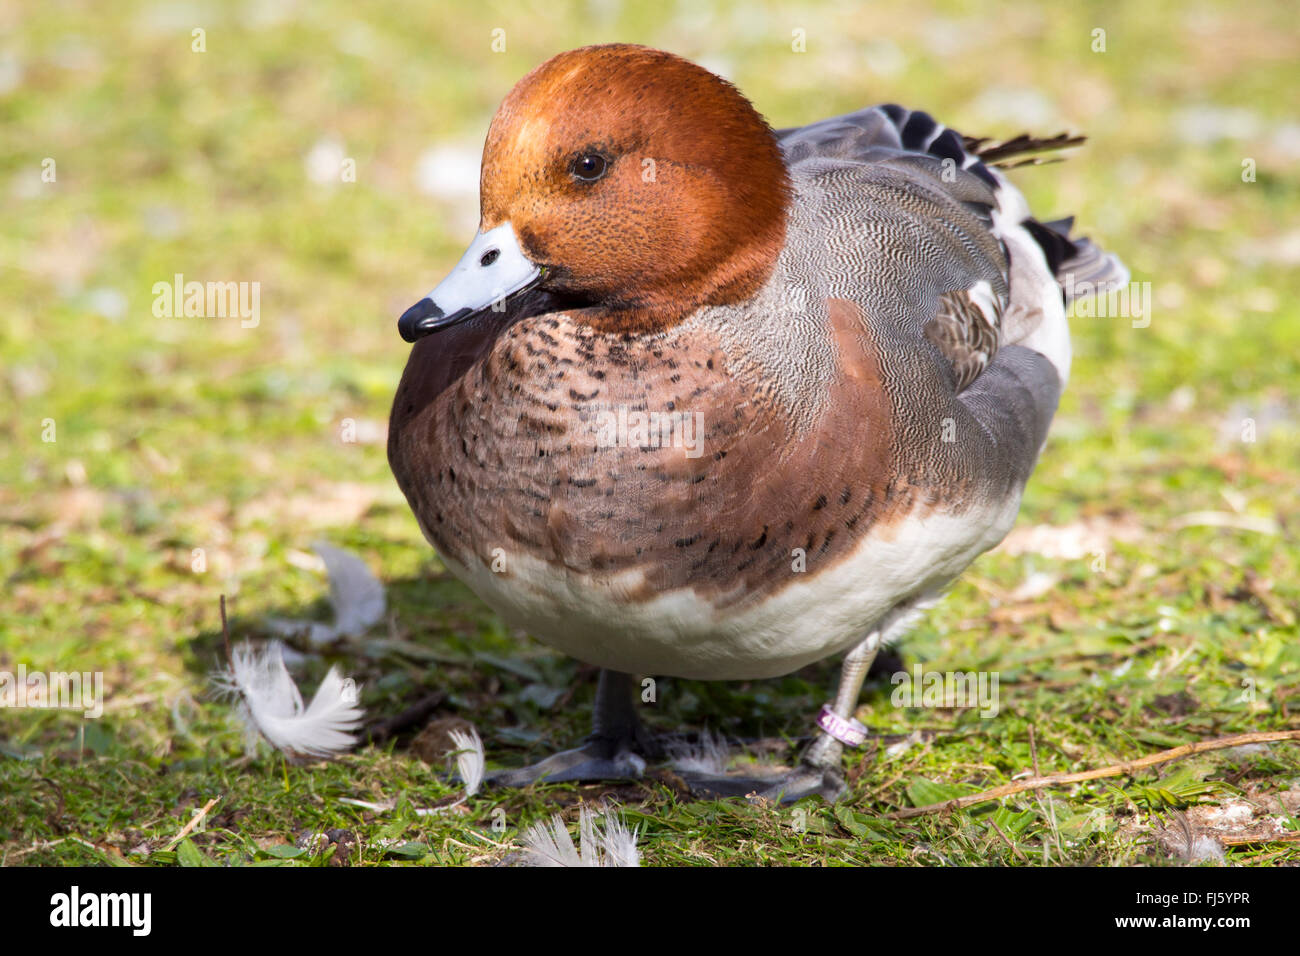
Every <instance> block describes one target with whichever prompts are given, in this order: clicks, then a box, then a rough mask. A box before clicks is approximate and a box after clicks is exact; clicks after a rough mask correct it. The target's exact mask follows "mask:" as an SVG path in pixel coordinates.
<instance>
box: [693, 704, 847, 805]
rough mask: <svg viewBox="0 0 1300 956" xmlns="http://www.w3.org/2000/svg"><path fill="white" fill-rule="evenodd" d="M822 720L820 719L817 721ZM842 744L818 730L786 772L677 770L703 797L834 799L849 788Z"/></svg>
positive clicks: (790, 800) (788, 800)
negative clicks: (741, 773)
mask: <svg viewBox="0 0 1300 956" xmlns="http://www.w3.org/2000/svg"><path fill="white" fill-rule="evenodd" d="M820 723H821V721H819V724H820ZM843 756H844V745H843V744H842V743H841V742H840V741H839V740H837V739H835V738H834V737H832V736H830V734H828V733H825V732H819V733H818V735H817V737H816V739H814V740H813V742H812V743H811V744H809V745H808V748H807V749H806V750H805V751H804V752H803V756H802V757H801V758H800V760H799V764H798V766H796V767H795V768H794V769H793V770H790V771H788V772H786V773H782V774H776V775H771V774H769V775H766V776H728V775H726V774H713V773H702V772H698V771H693V770H685V771H683V770H678V772H677V773H678V776H680V777H681V778H682V779H683V780H684V781H685V782H686V784H687V785H688V786H689V787H690V788H691V792H692V793H695V794H698V795H700V796H706V797H758V798H762V799H764V800H771V801H773V802H774V803H794V802H796V801H798V800H802V799H803V798H804V797H821V798H822V799H823V800H825V801H826V802H827V803H834V802H835V801H836V800H839V799H840V798H841V797H842V796H844V794H845V793H847V792H848V787H847V786H846V785H845V783H844V775H843V774H842V773H841V765H842V762H843Z"/></svg>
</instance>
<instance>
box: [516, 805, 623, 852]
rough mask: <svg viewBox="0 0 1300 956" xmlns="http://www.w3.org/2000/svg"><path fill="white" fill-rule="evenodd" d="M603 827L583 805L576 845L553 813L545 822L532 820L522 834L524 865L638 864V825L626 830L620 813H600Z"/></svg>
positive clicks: (562, 821)
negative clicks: (548, 820)
mask: <svg viewBox="0 0 1300 956" xmlns="http://www.w3.org/2000/svg"><path fill="white" fill-rule="evenodd" d="M604 818H605V819H604V824H605V825H604V829H603V830H602V829H601V828H600V827H599V826H598V825H597V824H596V814H595V812H594V811H593V810H591V809H590V808H589V807H583V808H582V809H581V810H580V811H579V815H578V845H577V846H576V847H575V846H574V844H573V837H571V836H569V830H568V827H566V826H565V825H564V820H563V819H562V818H561V817H560V815H559V814H558V813H557V814H555V815H554V816H552V817H551V820H550V822H549V823H546V822H538V823H534V824H533V825H532V826H531V827H529V828H528V830H527V831H526V832H525V833H524V836H523V841H522V842H523V849H524V857H525V860H526V865H528V866H640V865H641V851H640V850H638V849H637V845H636V840H637V834H638V833H639V832H640V827H636V828H633V829H631V830H629V829H628V827H627V824H626V823H625V822H624V821H623V817H622V815H621V814H619V813H617V812H616V811H613V810H606V811H605V813H604Z"/></svg>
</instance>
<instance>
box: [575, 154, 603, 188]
mask: <svg viewBox="0 0 1300 956" xmlns="http://www.w3.org/2000/svg"><path fill="white" fill-rule="evenodd" d="M608 169H609V161H608V160H607V159H605V157H604V156H602V155H600V153H584V154H583V155H582V156H579V157H578V158H577V159H575V160H574V161H573V163H572V165H570V166H569V172H570V173H571V174H572V175H573V178H574V179H581V180H582V181H583V182H585V183H594V182H595V181H596V180H597V179H600V177H601V176H604V175H605V171H606V170H608Z"/></svg>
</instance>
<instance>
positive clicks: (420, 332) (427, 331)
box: [397, 296, 474, 342]
mask: <svg viewBox="0 0 1300 956" xmlns="http://www.w3.org/2000/svg"><path fill="white" fill-rule="evenodd" d="M473 314H474V310H473V309H459V310H457V311H455V312H453V313H452V314H451V315H447V314H446V313H445V312H443V311H442V309H440V308H438V306H437V305H436V304H435V303H434V301H433V300H432V299H430V298H429V297H428V296H425V297H424V298H423V299H421V300H420V301H419V302H417V303H415V305H413V306H411V307H410V308H409V309H407V310H406V311H405V312H403V313H402V317H401V318H400V319H398V320H397V331H398V334H400V335H401V336H402V339H403V340H404V341H407V342H415V341H418V340H419V339H422V338H424V337H425V336H426V335H431V334H432V333H434V332H437V331H439V330H440V329H445V328H448V327H449V326H453V325H456V324H458V323H460V322H463V321H464V320H465V319H467V318H469V317H470V316H471V315H473Z"/></svg>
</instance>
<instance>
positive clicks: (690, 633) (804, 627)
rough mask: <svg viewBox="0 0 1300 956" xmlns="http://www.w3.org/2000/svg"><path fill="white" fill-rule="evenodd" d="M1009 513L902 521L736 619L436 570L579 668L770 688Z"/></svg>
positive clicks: (552, 584) (964, 552)
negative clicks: (758, 681) (756, 682)
mask: <svg viewBox="0 0 1300 956" xmlns="http://www.w3.org/2000/svg"><path fill="white" fill-rule="evenodd" d="M1019 507H1020V501H1019V497H1018V496H1017V498H1015V499H1014V500H1011V501H1007V502H1003V503H1002V504H1000V505H996V506H989V507H987V508H983V509H978V510H974V511H968V512H966V513H964V514H961V515H958V516H952V515H946V514H940V513H934V514H931V515H928V516H926V517H924V518H921V517H914V518H910V519H908V520H906V521H904V522H901V523H899V524H895V525H893V526H891V527H890V528H888V529H886V530H885V531H884V532H882V533H879V534H872V535H868V536H867V537H866V538H864V539H863V541H862V542H861V543H860V544H859V546H858V548H857V549H856V550H855V551H854V552H852V553H851V554H850V555H849V556H848V557H846V558H843V559H841V560H840V562H839V563H838V564H836V565H835V566H834V567H830V568H824V569H820V570H819V569H817V568H816V567H815V564H814V563H813V561H812V559H809V567H808V570H807V571H806V572H803V573H799V572H795V571H793V570H792V571H791V574H790V583H789V584H788V585H786V586H785V587H784V588H782V589H781V590H779V591H776V592H775V593H773V594H772V595H771V596H770V597H768V598H766V599H765V600H763V601H760V602H754V603H748V604H746V605H744V606H743V607H741V608H739V609H737V608H735V607H730V608H727V607H724V608H718V607H716V606H715V605H714V604H713V603H712V602H711V601H710V600H709V599H708V598H707V596H704V595H701V594H699V593H698V592H696V591H695V590H694V589H693V588H689V587H688V588H681V589H678V590H674V591H669V592H665V593H663V594H660V595H657V596H656V597H654V598H652V599H650V600H648V601H647V600H642V601H636V600H633V599H632V598H630V597H628V596H627V595H630V594H634V593H637V592H638V591H641V590H642V589H641V584H642V574H641V572H640V571H630V572H625V573H623V574H621V575H590V574H585V573H579V572H575V571H570V570H568V569H566V568H562V567H556V566H554V565H550V564H547V563H546V562H543V561H538V560H536V559H535V558H531V557H529V556H527V555H524V554H509V553H507V554H506V555H505V559H504V570H503V571H501V572H499V573H498V572H493V571H492V570H491V569H490V568H489V567H487V566H486V565H484V564H481V563H475V564H474V565H473V566H472V567H465V566H463V565H460V564H458V563H456V562H454V561H451V560H448V559H447V558H446V557H444V558H443V560H444V562H445V563H446V565H447V567H448V568H449V569H450V570H451V572H452V573H453V574H455V575H456V577H458V578H460V580H462V581H464V582H465V583H466V584H468V585H469V587H470V588H472V589H473V590H474V592H475V593H476V594H478V595H479V596H480V597H481V598H483V600H484V601H486V602H487V603H488V604H489V605H490V606H491V607H492V608H493V609H494V610H496V611H497V612H498V613H499V614H501V616H502V617H504V618H505V619H506V620H507V621H509V622H510V623H511V624H513V625H515V626H518V627H521V628H523V629H524V630H526V631H528V632H529V633H530V634H532V635H533V636H534V637H536V638H538V639H539V640H541V641H543V642H544V643H546V644H549V645H550V646H551V647H554V648H556V649H557V650H559V651H562V652H564V653H565V654H568V655H570V656H571V657H576V658H578V659H579V660H582V661H586V662H587V663H590V664H594V665H597V666H599V667H605V668H610V669H612V670H617V671H621V672H624V673H629V674H641V675H662V676H672V677H689V678H697V679H703V680H740V679H748V678H762V677H776V676H779V675H781V674H788V673H790V672H791V671H794V670H797V669H799V668H800V667H803V666H804V665H806V664H810V663H812V662H814V661H818V660H821V659H822V658H824V657H828V656H830V655H831V654H835V653H838V652H840V651H844V650H847V649H848V648H849V647H852V646H853V645H854V644H856V643H857V642H858V641H860V640H861V639H862V638H863V637H865V636H866V635H867V634H868V633H869V632H870V631H871V629H872V628H873V626H874V625H876V624H877V623H878V622H880V621H881V619H882V618H884V617H885V616H886V615H887V614H888V613H889V612H890V611H891V610H892V609H893V608H894V607H895V606H896V605H898V604H899V602H900V601H903V600H906V599H909V598H912V597H915V596H917V595H920V594H923V593H927V592H934V591H936V590H938V589H941V588H943V587H945V586H946V585H947V584H948V583H950V582H951V581H952V580H953V579H954V578H955V577H957V575H959V574H960V573H961V572H962V571H963V570H964V569H965V568H966V567H967V565H969V564H970V562H971V561H973V560H974V559H975V558H976V557H977V556H978V555H980V554H981V553H983V552H984V551H987V550H988V549H989V548H991V547H993V546H994V545H995V544H997V543H998V542H999V541H1001V540H1002V538H1003V537H1005V536H1006V533H1007V532H1008V531H1009V530H1010V529H1011V525H1012V524H1013V523H1014V522H1015V519H1016V513H1017V511H1018V510H1019ZM792 563H793V558H792Z"/></svg>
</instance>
